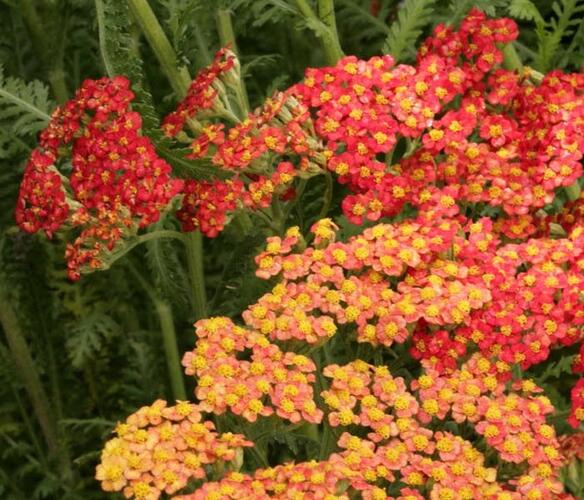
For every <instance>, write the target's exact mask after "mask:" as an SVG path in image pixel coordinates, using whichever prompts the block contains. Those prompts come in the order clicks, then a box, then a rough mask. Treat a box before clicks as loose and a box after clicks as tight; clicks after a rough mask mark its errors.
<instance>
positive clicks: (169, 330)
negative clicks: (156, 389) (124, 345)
mask: <svg viewBox="0 0 584 500" xmlns="http://www.w3.org/2000/svg"><path fill="white" fill-rule="evenodd" d="M154 307H155V308H156V314H157V315H158V320H159V321H160V329H161V330H162V340H163V343H164V353H165V355H166V366H167V368H168V375H169V376H170V385H171V387H172V394H173V397H174V399H177V400H180V401H186V399H187V392H186V390H185V383H184V379H183V374H182V370H181V362H180V356H179V352H178V345H177V338H176V330H175V328H174V320H173V318H172V309H171V308H170V306H169V305H168V304H167V303H166V302H165V301H163V300H161V299H156V300H155V302H154Z"/></svg>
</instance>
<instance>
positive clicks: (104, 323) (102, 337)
mask: <svg viewBox="0 0 584 500" xmlns="http://www.w3.org/2000/svg"><path fill="white" fill-rule="evenodd" d="M119 333H120V326H119V325H118V324H117V323H116V322H115V321H114V320H113V319H112V318H111V317H110V316H107V315H106V314H104V313H102V312H98V311H95V312H92V313H91V314H90V315H88V316H86V317H84V318H81V319H80V320H77V321H75V322H74V323H73V324H72V325H71V326H70V328H69V337H68V339H67V342H66V348H67V351H68V354H69V358H70V359H71V364H72V365H73V367H74V368H83V367H84V366H85V364H86V363H87V362H88V361H89V360H90V359H92V358H93V357H94V356H95V355H96V354H97V353H98V352H100V351H101V350H102V348H103V347H104V345H105V344H106V343H107V342H108V341H110V340H111V339H113V338H114V337H115V336H116V335H118V334H119Z"/></svg>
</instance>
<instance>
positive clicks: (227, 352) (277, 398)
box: [183, 317, 323, 423]
mask: <svg viewBox="0 0 584 500" xmlns="http://www.w3.org/2000/svg"><path fill="white" fill-rule="evenodd" d="M196 335H197V342H196V346H195V349H194V350H193V351H191V352H187V353H186V354H185V356H184V358H183V365H184V366H185V368H186V373H187V375H195V376H196V377H197V388H196V391H195V394H196V396H197V398H198V399H199V401H200V407H201V408H202V409H203V410H205V411H209V412H213V413H215V414H217V415H221V414H222V413H224V412H225V411H226V410H229V411H231V412H232V413H234V414H236V415H241V416H242V417H243V418H245V419H247V420H248V421H250V422H255V421H256V419H257V418H258V416H268V415H272V414H273V413H274V412H275V413H276V415H278V416H279V417H280V418H282V419H285V420H289V421H291V422H294V423H296V422H300V421H301V420H303V421H306V422H313V423H318V422H320V421H321V420H322V416H323V414H322V411H321V410H319V409H318V408H317V406H316V404H315V403H314V392H313V389H312V385H311V383H312V382H314V380H315V376H314V372H315V370H316V367H315V365H314V362H313V361H312V360H311V359H310V358H308V357H306V356H302V355H300V354H296V353H293V352H286V353H284V352H282V351H281V350H280V348H279V347H278V346H277V345H275V344H273V343H271V342H270V341H269V340H268V339H267V338H266V336H265V335H263V334H262V333H260V332H257V331H254V330H250V329H246V328H243V327H240V326H237V325H235V324H233V322H232V321H231V320H229V319H228V318H224V317H217V318H210V319H205V320H201V321H199V322H197V324H196ZM243 353H247V354H248V355H249V356H244V359H241V357H242V354H243ZM266 399H268V400H269V402H270V403H271V405H270V404H266Z"/></svg>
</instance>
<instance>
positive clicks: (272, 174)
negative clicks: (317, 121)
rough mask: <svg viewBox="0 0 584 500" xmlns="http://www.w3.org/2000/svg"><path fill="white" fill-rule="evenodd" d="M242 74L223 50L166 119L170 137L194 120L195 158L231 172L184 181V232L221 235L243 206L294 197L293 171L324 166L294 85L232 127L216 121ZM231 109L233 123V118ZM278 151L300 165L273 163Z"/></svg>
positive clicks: (313, 171)
mask: <svg viewBox="0 0 584 500" xmlns="http://www.w3.org/2000/svg"><path fill="white" fill-rule="evenodd" d="M238 72H239V65H238V63H237V60H236V59H235V56H234V55H233V54H232V53H231V52H229V51H225V50H224V49H222V50H220V51H219V52H218V53H217V54H216V56H215V60H214V61H213V62H212V63H211V65H210V66H209V67H208V68H205V69H204V70H203V71H202V72H201V73H200V74H199V75H198V76H197V77H196V78H195V80H194V82H193V84H192V87H191V91H189V94H188V95H187V97H186V98H185V99H184V100H183V101H181V103H179V105H178V108H177V110H176V111H174V112H173V113H171V114H170V115H169V116H168V117H167V118H166V119H165V124H164V126H163V128H164V129H165V132H166V133H167V135H171V136H172V135H177V134H178V133H179V132H180V131H182V129H183V127H184V125H185V122H188V120H191V122H192V123H194V124H195V125H194V127H193V128H194V129H195V130H197V136H196V137H195V139H194V140H193V141H192V144H191V151H192V152H191V154H190V157H191V158H201V157H203V156H208V157H210V159H211V162H212V163H213V164H214V165H215V166H217V167H218V168H221V169H223V170H228V171H230V172H231V173H232V174H233V177H232V178H231V179H230V180H228V181H214V182H213V183H208V182H204V181H194V180H192V181H189V182H188V183H187V184H186V187H185V193H186V196H185V202H184V203H183V206H182V207H181V209H180V211H179V219H180V220H181V222H182V225H183V230H184V231H192V230H194V229H196V228H198V229H200V230H201V231H202V232H203V233H204V234H205V235H206V236H209V237H215V236H217V234H219V232H221V231H222V230H223V228H224V226H225V223H226V222H227V221H228V220H229V218H230V215H231V213H232V212H234V211H235V210H236V209H237V208H243V207H247V208H249V209H251V210H259V209H262V208H267V207H269V206H270V205H271V203H272V199H273V198H274V197H279V198H281V199H283V200H287V199H290V198H291V197H293V196H294V190H293V188H292V181H293V180H294V179H295V177H297V176H303V177H309V176H311V175H315V174H317V173H322V172H323V171H324V170H323V168H324V167H323V165H324V164H325V163H326V158H325V157H324V156H323V155H322V153H320V151H322V149H323V148H322V145H320V144H319V143H318V141H317V140H316V139H314V127H313V124H312V121H311V119H310V115H309V113H308V109H307V107H306V106H304V105H301V104H300V103H299V102H298V101H297V100H296V99H295V98H294V96H293V94H292V93H291V92H290V91H286V92H283V93H279V94H276V95H275V96H274V97H273V98H270V99H267V100H266V102H265V103H264V104H263V105H262V107H261V108H259V109H257V110H256V111H254V112H252V113H250V114H249V115H248V116H247V117H246V119H245V120H243V121H241V122H238V123H237V124H235V125H234V126H233V127H231V128H230V129H229V130H224V129H225V126H224V125H223V124H221V123H214V122H213V121H211V119H212V118H214V117H225V114H226V113H227V111H228V110H230V109H231V107H230V103H229V92H228V89H229V88H231V87H233V86H234V85H236V81H237V78H239V76H238ZM230 113H231V114H230V115H229V116H231V117H232V118H231V119H232V121H233V119H234V118H235V116H234V114H233V113H232V112H230ZM203 123H204V124H203ZM277 155H280V156H286V157H287V158H288V159H293V160H294V163H292V161H289V160H288V159H287V160H285V161H276V162H273V161H272V160H273V158H274V157H275V156H277ZM187 198H190V201H188V200H187ZM238 201H239V203H237V202H238Z"/></svg>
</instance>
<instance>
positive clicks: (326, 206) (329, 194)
mask: <svg viewBox="0 0 584 500" xmlns="http://www.w3.org/2000/svg"><path fill="white" fill-rule="evenodd" d="M324 179H325V182H326V188H325V191H324V203H323V205H322V208H321V209H320V213H319V214H318V219H319V220H320V219H324V218H325V217H326V216H327V214H328V211H329V210H330V208H331V203H332V201H333V177H332V175H331V173H330V172H328V171H325V172H324Z"/></svg>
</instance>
